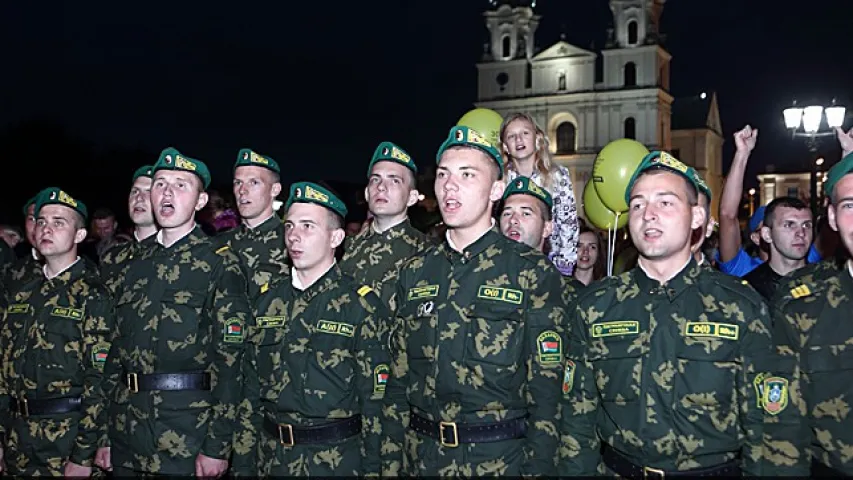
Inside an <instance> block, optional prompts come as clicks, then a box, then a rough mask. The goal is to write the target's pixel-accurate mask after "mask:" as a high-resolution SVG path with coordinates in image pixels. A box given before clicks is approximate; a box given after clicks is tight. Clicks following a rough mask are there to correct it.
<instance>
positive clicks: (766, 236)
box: [758, 225, 773, 244]
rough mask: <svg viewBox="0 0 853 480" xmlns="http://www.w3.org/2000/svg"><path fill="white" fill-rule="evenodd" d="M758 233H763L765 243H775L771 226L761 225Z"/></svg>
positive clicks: (762, 237)
mask: <svg viewBox="0 0 853 480" xmlns="http://www.w3.org/2000/svg"><path fill="white" fill-rule="evenodd" d="M758 234H759V235H761V239H762V240H764V243H768V244H770V243H773V237H771V236H770V227H768V226H766V225H765V226H763V227H761V229H760V230H759V231H758Z"/></svg>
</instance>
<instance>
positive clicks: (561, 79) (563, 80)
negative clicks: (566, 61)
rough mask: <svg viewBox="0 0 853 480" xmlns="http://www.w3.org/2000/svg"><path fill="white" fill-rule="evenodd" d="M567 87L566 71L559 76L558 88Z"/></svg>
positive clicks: (563, 88)
mask: <svg viewBox="0 0 853 480" xmlns="http://www.w3.org/2000/svg"><path fill="white" fill-rule="evenodd" d="M565 89H566V72H562V71H561V72H560V76H559V77H557V90H565Z"/></svg>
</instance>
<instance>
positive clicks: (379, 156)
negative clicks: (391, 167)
mask: <svg viewBox="0 0 853 480" xmlns="http://www.w3.org/2000/svg"><path fill="white" fill-rule="evenodd" d="M384 161H388V162H394V163H399V164H400V165H402V166H404V167H406V168H408V169H409V170H411V171H412V172H414V174H415V175H417V174H418V166H417V165H415V162H414V160H412V156H411V155H409V154H408V153H406V151H405V150H403V149H402V148H400V147H398V146H397V145H394V144H393V143H391V142H382V143H380V144H379V146H378V147H376V150H375V151H374V152H373V158H372V159H371V160H370V165H368V166H367V176H368V178H369V177H370V172H371V171H372V170H373V166H374V165H376V164H377V163H379V162H384Z"/></svg>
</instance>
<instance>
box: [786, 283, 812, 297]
mask: <svg viewBox="0 0 853 480" xmlns="http://www.w3.org/2000/svg"><path fill="white" fill-rule="evenodd" d="M811 294H812V291H811V289H809V287H808V285H803V284H800V285H798V286H796V287H794V288H792V289H791V297H793V298H802V297H808V296H809V295H811Z"/></svg>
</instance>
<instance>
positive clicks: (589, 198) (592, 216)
mask: <svg viewBox="0 0 853 480" xmlns="http://www.w3.org/2000/svg"><path fill="white" fill-rule="evenodd" d="M583 211H584V213H585V214H586V219H587V220H589V222H590V223H591V224H593V225H595V227H596V228H600V229H601V230H609V229H611V228H613V225H614V224H615V225H616V228H617V229H618V228H622V227H624V226H625V225H626V224H627V223H628V213H627V212H624V213H620V214H619V219H618V221H617V218H616V212H614V211H613V210H610V209H609V208H607V207H606V206H605V205H604V203H603V202H602V201H601V199H600V198H599V197H598V193H597V192H596V189H595V187H594V183H593V182H587V184H586V186H585V187H584V189H583Z"/></svg>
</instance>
